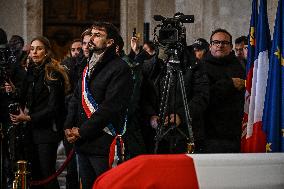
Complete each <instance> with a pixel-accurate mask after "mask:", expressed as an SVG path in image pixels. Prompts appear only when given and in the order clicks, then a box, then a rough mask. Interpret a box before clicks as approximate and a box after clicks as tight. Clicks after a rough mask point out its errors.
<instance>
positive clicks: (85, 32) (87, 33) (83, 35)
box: [81, 28, 92, 42]
mask: <svg viewBox="0 0 284 189" xmlns="http://www.w3.org/2000/svg"><path fill="white" fill-rule="evenodd" d="M91 31H92V30H91V29H90V28H88V29H86V30H85V31H83V33H82V34H81V41H82V42H83V40H84V37H85V36H86V35H90V36H91V35H92V32H91Z"/></svg>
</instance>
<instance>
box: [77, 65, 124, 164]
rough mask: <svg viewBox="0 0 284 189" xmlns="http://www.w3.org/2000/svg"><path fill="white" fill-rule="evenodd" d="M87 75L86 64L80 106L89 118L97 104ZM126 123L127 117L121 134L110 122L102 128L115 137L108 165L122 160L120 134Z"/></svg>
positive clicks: (122, 148) (122, 143)
mask: <svg viewBox="0 0 284 189" xmlns="http://www.w3.org/2000/svg"><path fill="white" fill-rule="evenodd" d="M87 77H88V66H86V67H85V69H84V71H83V78H82V107H83V109H84V112H85V113H86V115H87V117H88V119H89V118H90V117H91V116H92V114H93V113H95V111H96V110H97V109H98V104H97V103H96V101H95V99H94V98H93V96H92V94H91V92H90V90H89V83H88V80H87ZM126 123H127V118H125V122H124V126H123V130H122V132H121V134H119V133H116V132H115V129H114V127H113V125H112V124H111V123H110V124H108V125H107V126H106V127H105V128H104V129H103V131H104V132H106V133H107V134H109V135H111V136H114V137H115V138H114V140H113V142H112V144H111V146H110V152H109V166H110V167H116V166H117V165H118V163H119V162H122V161H123V160H124V142H123V140H122V135H124V133H125V132H126Z"/></svg>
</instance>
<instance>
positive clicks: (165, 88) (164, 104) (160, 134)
mask: <svg viewBox="0 0 284 189" xmlns="http://www.w3.org/2000/svg"><path fill="white" fill-rule="evenodd" d="M172 77H173V73H172V69H171V67H170V66H169V65H168V67H167V75H166V77H165V81H164V84H163V92H162V97H161V102H160V108H159V118H160V121H159V125H158V127H157V134H156V136H155V148H154V153H155V154H156V153H157V151H158V148H159V143H160V141H161V140H162V138H163V137H164V135H163V130H164V121H165V117H166V111H167V105H168V100H169V92H170V87H171V82H172Z"/></svg>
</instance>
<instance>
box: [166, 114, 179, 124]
mask: <svg viewBox="0 0 284 189" xmlns="http://www.w3.org/2000/svg"><path fill="white" fill-rule="evenodd" d="M175 121H176V122H175ZM164 124H165V125H168V124H169V116H167V117H166V119H165V123H164ZM170 124H175V125H176V126H179V125H180V124H181V119H180V117H179V115H178V114H171V115H170Z"/></svg>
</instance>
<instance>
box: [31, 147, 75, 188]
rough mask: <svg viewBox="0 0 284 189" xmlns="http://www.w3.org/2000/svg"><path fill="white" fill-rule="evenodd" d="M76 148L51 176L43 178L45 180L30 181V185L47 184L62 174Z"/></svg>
mask: <svg viewBox="0 0 284 189" xmlns="http://www.w3.org/2000/svg"><path fill="white" fill-rule="evenodd" d="M74 152H75V151H74V149H72V150H71V151H70V152H69V154H68V156H67V158H66V159H65V161H64V162H63V164H62V165H61V167H60V168H59V169H58V170H57V171H56V172H55V173H54V174H53V175H51V176H49V177H47V178H45V179H43V180H34V181H31V182H30V185H32V186H39V185H45V184H47V183H49V182H51V181H52V180H54V179H55V178H56V177H57V176H58V175H60V174H61V173H62V171H63V170H64V169H65V168H66V166H67V165H68V163H69V162H70V160H71V158H72V157H73V155H74Z"/></svg>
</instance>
